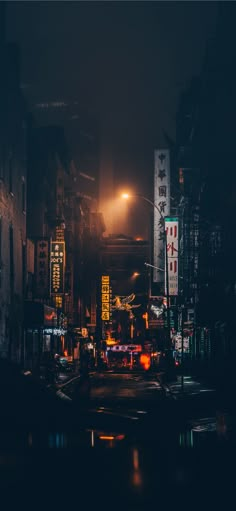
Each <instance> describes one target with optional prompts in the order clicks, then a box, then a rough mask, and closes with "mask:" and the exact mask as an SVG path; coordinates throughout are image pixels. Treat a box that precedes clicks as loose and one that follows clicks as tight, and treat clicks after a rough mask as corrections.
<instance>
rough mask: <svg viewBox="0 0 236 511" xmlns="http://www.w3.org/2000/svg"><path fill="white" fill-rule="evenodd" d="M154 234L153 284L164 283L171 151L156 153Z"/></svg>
mask: <svg viewBox="0 0 236 511" xmlns="http://www.w3.org/2000/svg"><path fill="white" fill-rule="evenodd" d="M154 204H155V206H156V207H155V208H154V232H153V265H154V267H156V268H155V269H154V270H153V282H158V283H163V280H164V272H163V271H159V270H158V269H157V268H163V269H164V267H165V246H164V235H163V229H164V225H163V219H164V217H165V216H166V215H169V214H170V151H169V149H157V150H155V151H154Z"/></svg>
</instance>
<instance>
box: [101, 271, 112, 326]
mask: <svg viewBox="0 0 236 511" xmlns="http://www.w3.org/2000/svg"><path fill="white" fill-rule="evenodd" d="M110 300H111V295H110V277H109V275H102V277H101V318H102V321H110Z"/></svg>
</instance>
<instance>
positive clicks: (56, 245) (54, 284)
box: [50, 241, 65, 294]
mask: <svg viewBox="0 0 236 511" xmlns="http://www.w3.org/2000/svg"><path fill="white" fill-rule="evenodd" d="M64 271H65V242H64V241H59V242H58V241H51V247H50V293H51V294H63V293H64Z"/></svg>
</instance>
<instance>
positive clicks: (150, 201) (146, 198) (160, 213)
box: [122, 193, 171, 349]
mask: <svg viewBox="0 0 236 511" xmlns="http://www.w3.org/2000/svg"><path fill="white" fill-rule="evenodd" d="M129 197H137V198H140V199H142V200H144V201H145V202H148V203H149V204H150V205H151V206H152V207H153V208H155V209H156V210H157V211H158V213H159V215H160V218H161V220H162V224H163V229H164V231H163V235H164V238H163V240H164V247H165V270H164V271H165V277H166V302H167V330H168V349H170V347H171V338H170V294H169V271H168V246H167V232H166V229H165V218H164V216H163V214H162V212H161V210H160V208H159V207H158V206H157V204H155V202H153V201H152V200H151V199H149V198H148V197H146V196H145V195H140V194H134V195H129V194H128V193H123V194H122V198H123V199H128V198H129ZM149 266H153V265H149ZM153 268H157V267H155V266H153ZM158 269H161V268H158Z"/></svg>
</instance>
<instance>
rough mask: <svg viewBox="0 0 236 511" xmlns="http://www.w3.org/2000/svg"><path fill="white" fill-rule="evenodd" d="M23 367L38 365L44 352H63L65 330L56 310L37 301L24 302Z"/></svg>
mask: <svg viewBox="0 0 236 511" xmlns="http://www.w3.org/2000/svg"><path fill="white" fill-rule="evenodd" d="M24 327H25V338H24V355H25V356H24V360H25V364H24V365H25V367H26V368H28V369H35V368H37V367H39V365H40V361H41V359H42V357H43V355H44V353H46V352H49V353H63V352H64V347H65V336H66V330H65V329H64V328H62V327H61V325H59V321H58V314H57V310H56V309H55V308H53V307H49V306H48V305H45V304H42V303H39V302H25V314H24Z"/></svg>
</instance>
